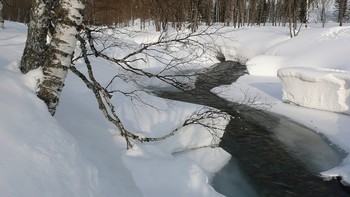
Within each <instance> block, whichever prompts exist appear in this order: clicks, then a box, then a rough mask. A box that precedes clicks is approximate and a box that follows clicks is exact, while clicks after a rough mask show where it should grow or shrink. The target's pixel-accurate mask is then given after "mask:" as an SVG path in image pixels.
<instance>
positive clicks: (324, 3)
mask: <svg viewBox="0 0 350 197" xmlns="http://www.w3.org/2000/svg"><path fill="white" fill-rule="evenodd" d="M319 1H320V6H321V8H320V9H321V10H320V18H321V22H322V27H325V24H326V22H327V13H326V11H327V8H329V7H330V6H331V5H332V0H319Z"/></svg>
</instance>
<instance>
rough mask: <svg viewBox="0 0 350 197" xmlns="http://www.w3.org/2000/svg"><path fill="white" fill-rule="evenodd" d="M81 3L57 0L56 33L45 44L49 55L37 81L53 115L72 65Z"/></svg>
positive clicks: (42, 96)
mask: <svg viewBox="0 0 350 197" xmlns="http://www.w3.org/2000/svg"><path fill="white" fill-rule="evenodd" d="M83 10H84V4H83V3H82V1H81V0H59V2H58V4H57V8H56V9H55V18H54V19H53V20H52V22H53V24H54V26H55V30H56V31H55V33H54V34H53V37H52V41H51V43H50V45H49V47H48V50H47V51H48V53H47V54H48V56H47V58H46V59H45V62H44V64H43V75H44V77H43V81H42V82H41V83H40V84H39V90H38V97H39V98H41V99H42V100H43V101H45V103H46V105H47V107H48V110H49V112H50V113H51V115H54V114H55V112H56V107H57V106H58V103H59V97H60V94H61V92H62V88H63V86H64V82H65V79H66V76H67V70H68V67H69V66H70V65H71V59H72V55H73V53H74V50H75V47H76V42H77V38H76V35H77V34H78V32H79V31H78V28H79V26H80V25H81V24H82V20H83V15H82V13H83Z"/></svg>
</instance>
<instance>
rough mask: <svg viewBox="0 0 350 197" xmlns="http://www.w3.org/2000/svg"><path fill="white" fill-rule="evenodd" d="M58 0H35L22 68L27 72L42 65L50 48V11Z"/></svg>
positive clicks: (23, 71)
mask: <svg viewBox="0 0 350 197" xmlns="http://www.w3.org/2000/svg"><path fill="white" fill-rule="evenodd" d="M55 1H57V0H44V1H43V0H33V1H32V8H31V12H30V22H29V24H28V34H27V41H26V45H25V48H24V51H23V56H22V59H21V65H20V69H21V71H22V73H27V72H29V71H31V70H33V69H36V68H38V67H39V66H42V65H43V63H44V60H45V58H43V57H45V56H46V55H45V54H46V51H47V49H48V45H47V44H46V43H47V42H46V37H47V33H48V29H49V26H50V25H51V17H50V12H51V9H52V7H53V5H54V2H55Z"/></svg>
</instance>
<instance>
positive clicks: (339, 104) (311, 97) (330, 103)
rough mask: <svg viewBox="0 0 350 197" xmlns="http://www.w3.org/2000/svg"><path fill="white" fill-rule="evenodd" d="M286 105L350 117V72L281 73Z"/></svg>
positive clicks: (309, 70) (304, 70)
mask: <svg viewBox="0 0 350 197" xmlns="http://www.w3.org/2000/svg"><path fill="white" fill-rule="evenodd" d="M278 77H279V78H280V79H281V81H282V85H283V89H282V90H283V97H282V101H283V102H287V103H288V102H291V103H294V104H297V105H300V106H304V107H310V108H315V109H321V110H327V111H333V112H340V113H345V114H349V115H350V107H349V104H350V98H349V96H350V94H349V93H350V90H349V85H350V72H345V71H340V70H331V69H320V68H303V67H297V68H283V69H280V70H278Z"/></svg>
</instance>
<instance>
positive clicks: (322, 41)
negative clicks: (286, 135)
mask: <svg viewBox="0 0 350 197" xmlns="http://www.w3.org/2000/svg"><path fill="white" fill-rule="evenodd" d="M336 25H337V24H327V26H328V27H326V28H320V25H319V24H311V25H310V26H311V27H310V26H309V28H307V29H305V28H302V29H301V32H300V34H299V35H298V36H297V37H295V38H292V39H291V38H289V37H288V29H287V28H282V27H262V28H260V27H249V28H244V29H240V30H238V31H237V33H236V36H237V44H236V49H235V50H234V52H232V51H231V54H229V55H231V56H232V54H234V56H233V57H234V58H233V59H234V60H240V61H243V62H244V61H246V64H247V68H248V71H249V75H248V74H247V75H245V76H242V77H240V78H239V79H238V80H237V82H235V83H233V84H232V85H228V86H221V87H217V88H214V89H213V90H212V91H213V92H215V93H217V94H218V95H219V96H221V97H223V98H225V99H227V100H229V101H238V102H244V101H246V100H250V101H252V100H254V103H250V104H253V105H252V106H256V107H259V106H260V107H262V108H264V109H265V110H269V111H272V112H275V113H277V114H281V115H284V116H287V117H289V118H291V119H292V120H295V121H296V122H299V123H301V124H303V125H305V126H307V127H309V128H311V129H313V130H315V132H317V133H320V134H322V135H324V136H325V137H327V138H328V139H329V140H330V142H331V143H333V144H336V145H337V146H339V147H340V148H341V149H343V150H344V151H346V152H347V153H349V152H350V144H349V140H350V130H349V128H350V116H349V115H345V114H341V113H334V112H329V111H322V110H317V109H324V106H325V105H328V106H332V107H330V108H329V107H328V110H332V111H334V109H335V108H336V106H339V105H344V104H347V103H348V100H349V97H350V95H349V86H348V85H349V84H348V83H347V80H346V79H347V78H349V71H350V56H349V51H350V27H349V25H345V26H343V27H338V26H336ZM231 46H233V45H231ZM290 67H294V70H292V69H284V71H285V72H288V71H290V72H292V71H293V76H294V81H293V83H292V84H288V85H290V86H291V87H292V88H293V91H294V92H293V93H297V94H299V95H295V96H296V97H295V98H294V99H295V100H297V102H294V103H297V104H300V105H304V106H305V104H306V100H303V99H305V98H306V97H307V96H309V97H308V98H307V99H309V101H308V102H309V103H310V102H311V103H310V104H312V107H313V108H317V109H310V108H305V107H300V106H296V105H292V104H287V103H283V97H282V96H283V94H288V93H292V92H288V91H291V89H286V90H285V91H284V92H283V87H282V83H281V80H280V79H279V78H278V77H277V71H278V70H279V69H282V68H290ZM295 67H299V68H295ZM295 70H297V71H295ZM312 70H314V71H315V72H312ZM316 70H323V71H322V73H323V75H327V76H328V77H330V78H332V76H331V75H332V74H334V72H339V73H341V76H337V77H339V78H341V80H342V81H343V82H344V86H343V87H335V86H336V85H334V87H333V89H332V88H331V87H330V85H329V84H323V85H322V83H324V81H325V80H324V78H325V77H319V75H320V73H318V72H319V71H316ZM298 72H299V74H300V75H302V76H303V77H304V80H303V82H301V83H296V78H300V77H301V76H300V75H298ZM282 73H283V71H282ZM301 73H302V74H301ZM281 75H282V74H281ZM333 78H334V79H333V82H334V81H337V79H335V78H336V77H334V76H333ZM341 80H338V81H341ZM330 81H331V80H330ZM307 82H308V83H309V84H307ZM310 84H311V85H310ZM293 85H294V87H293ZM308 85H309V86H308ZM308 88H309V89H311V90H310V91H313V93H312V94H311V93H310V92H308ZM316 88H317V89H316ZM328 88H331V89H328ZM334 88H339V89H337V90H335V89H334ZM307 94H309V95H307ZM335 94H338V95H335ZM339 95H340V96H341V97H342V98H340V99H337V97H338V96H339ZM290 96H293V95H290ZM305 96H306V97H305ZM310 96H311V97H312V98H310ZM247 97H250V98H251V99H247ZM252 98H254V99H252ZM321 99H322V101H321ZM326 102H331V103H326ZM309 106H310V105H309ZM345 108H346V107H345ZM345 112H346V111H345ZM322 174H323V175H325V176H337V175H340V176H342V177H343V183H345V184H347V185H349V184H350V156H347V157H346V158H345V159H344V161H343V162H342V163H341V164H340V165H339V166H336V167H334V168H333V169H330V170H328V171H326V172H323V173H322Z"/></svg>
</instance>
